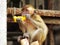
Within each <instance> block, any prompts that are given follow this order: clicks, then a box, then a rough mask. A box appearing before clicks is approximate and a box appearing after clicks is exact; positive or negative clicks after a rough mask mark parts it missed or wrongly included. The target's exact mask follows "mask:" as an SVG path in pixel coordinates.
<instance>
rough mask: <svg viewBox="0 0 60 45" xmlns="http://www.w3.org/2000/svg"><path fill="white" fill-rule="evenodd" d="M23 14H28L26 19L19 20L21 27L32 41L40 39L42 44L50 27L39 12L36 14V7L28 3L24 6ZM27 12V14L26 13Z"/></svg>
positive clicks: (40, 44)
mask: <svg viewBox="0 0 60 45" xmlns="http://www.w3.org/2000/svg"><path fill="white" fill-rule="evenodd" d="M22 10H23V11H22V15H25V16H26V20H25V21H21V20H20V21H19V28H20V29H21V30H22V32H23V33H24V34H25V36H26V35H28V37H29V39H30V40H29V41H30V43H31V42H33V41H38V42H39V45H42V44H43V42H44V41H45V40H46V37H47V34H48V27H47V26H46V24H45V22H44V21H43V19H42V18H41V16H39V15H38V14H34V8H33V7H32V6H30V5H26V6H24V7H23V8H22ZM25 12H27V14H25Z"/></svg>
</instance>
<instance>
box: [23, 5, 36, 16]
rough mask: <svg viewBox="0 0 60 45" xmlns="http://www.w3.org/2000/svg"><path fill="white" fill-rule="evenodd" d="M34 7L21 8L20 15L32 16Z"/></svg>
mask: <svg viewBox="0 0 60 45" xmlns="http://www.w3.org/2000/svg"><path fill="white" fill-rule="evenodd" d="M34 10H35V9H34V7H33V6H32V5H25V6H23V8H22V13H27V14H30V15H32V14H34Z"/></svg>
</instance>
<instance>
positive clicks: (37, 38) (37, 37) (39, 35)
mask: <svg viewBox="0 0 60 45" xmlns="http://www.w3.org/2000/svg"><path fill="white" fill-rule="evenodd" d="M33 34H35V36H34V35H32V38H31V40H32V42H33V41H38V42H39V45H42V43H43V42H44V39H43V37H44V32H43V30H37V31H36V33H33Z"/></svg>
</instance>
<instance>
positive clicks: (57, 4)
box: [7, 0, 60, 45]
mask: <svg viewBox="0 0 60 45" xmlns="http://www.w3.org/2000/svg"><path fill="white" fill-rule="evenodd" d="M26 4H31V5H33V6H34V7H35V8H36V9H42V10H60V0H7V8H10V7H11V8H14V7H16V8H21V7H23V6H24V5H26ZM7 17H8V18H12V16H11V14H9V15H8V16H7ZM8 18H7V19H8ZM42 18H43V20H44V21H45V23H46V25H47V26H48V28H49V33H48V36H47V39H46V41H45V42H44V43H43V45H60V17H48V16H42ZM19 35H22V32H21V31H20V29H19V25H18V23H14V22H8V21H7V45H20V44H19V43H18V42H17V37H18V36H19Z"/></svg>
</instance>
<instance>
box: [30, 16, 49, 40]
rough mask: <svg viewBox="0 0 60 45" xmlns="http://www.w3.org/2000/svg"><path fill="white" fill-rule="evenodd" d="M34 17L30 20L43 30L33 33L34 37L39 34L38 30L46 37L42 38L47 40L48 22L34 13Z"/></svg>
mask: <svg viewBox="0 0 60 45" xmlns="http://www.w3.org/2000/svg"><path fill="white" fill-rule="evenodd" d="M32 18H33V19H30V20H31V21H32V22H33V23H34V24H35V25H36V26H37V27H38V28H39V30H42V31H36V33H35V34H34V33H33V36H32V38H35V37H34V35H35V36H36V35H37V34H38V32H42V33H40V34H41V35H43V37H44V39H42V40H45V39H46V37H47V33H48V28H47V26H46V24H45V23H44V21H43V19H42V18H41V17H40V16H39V15H34V17H32ZM41 35H39V36H41ZM36 37H37V36H36Z"/></svg>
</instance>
